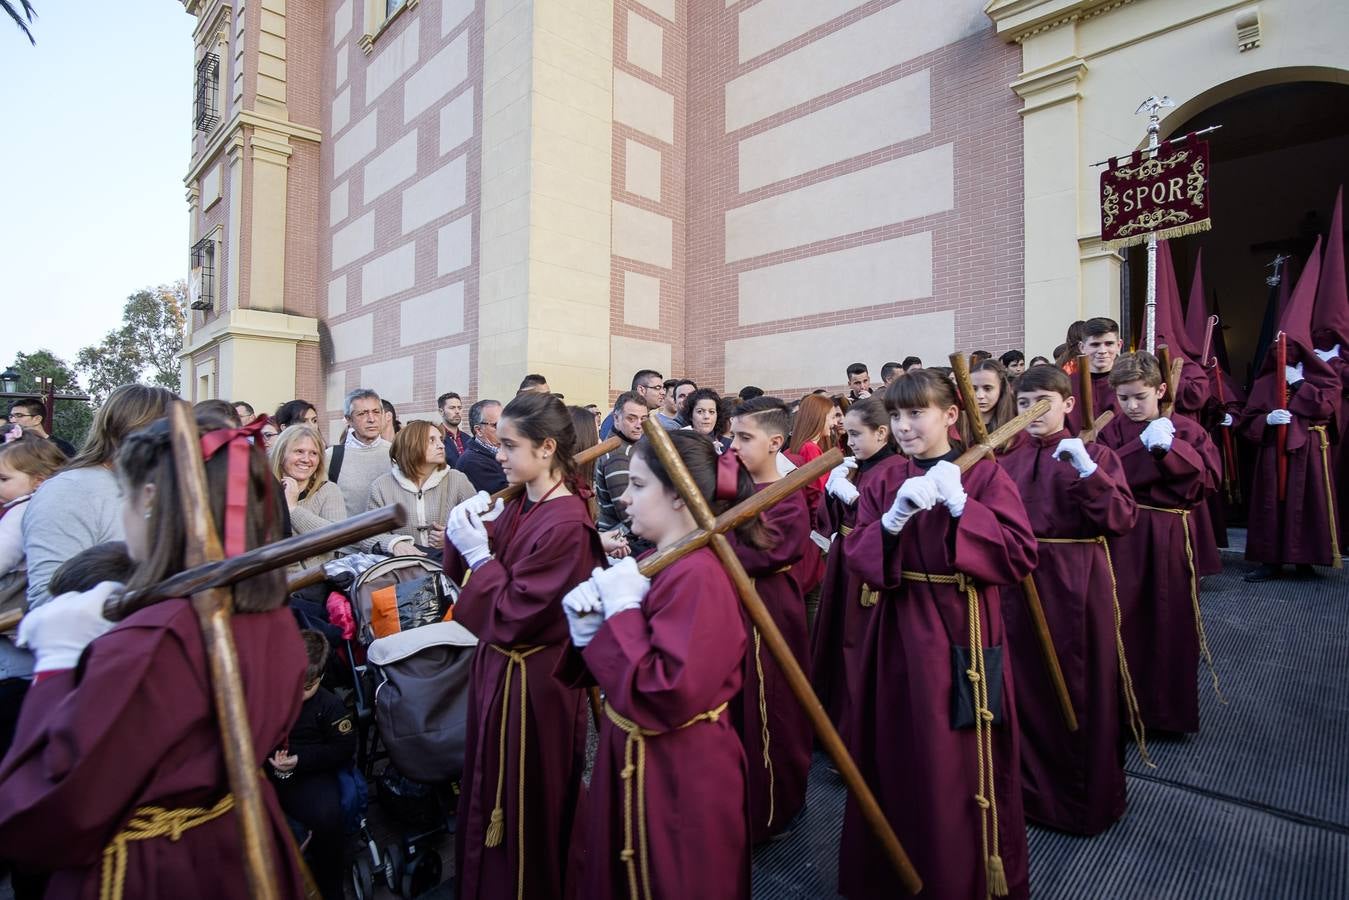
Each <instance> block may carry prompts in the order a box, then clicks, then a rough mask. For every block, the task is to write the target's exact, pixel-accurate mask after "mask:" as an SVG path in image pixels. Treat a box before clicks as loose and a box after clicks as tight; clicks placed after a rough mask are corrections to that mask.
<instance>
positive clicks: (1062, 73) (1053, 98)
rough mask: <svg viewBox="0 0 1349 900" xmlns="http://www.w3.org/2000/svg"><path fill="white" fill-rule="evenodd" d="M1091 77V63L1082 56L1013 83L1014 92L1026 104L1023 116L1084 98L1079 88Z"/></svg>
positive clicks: (1051, 66) (1044, 68) (1022, 77)
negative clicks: (1083, 79)
mask: <svg viewBox="0 0 1349 900" xmlns="http://www.w3.org/2000/svg"><path fill="white" fill-rule="evenodd" d="M1086 74H1087V63H1086V61H1085V60H1083V59H1081V58H1079V57H1072V58H1070V59H1065V60H1063V61H1062V62H1058V63H1054V64H1053V65H1049V66H1045V67H1043V68H1040V69H1036V70H1035V71H1034V72H1027V73H1026V74H1024V75H1022V76H1021V77H1020V78H1018V79H1017V80H1016V81H1013V82H1012V90H1013V91H1015V92H1016V95H1017V96H1018V97H1020V98H1021V99H1022V100H1025V101H1026V103H1025V105H1024V106H1022V107H1021V114H1022V115H1023V116H1024V115H1026V114H1027V113H1030V112H1035V111H1036V110H1039V109H1044V108H1046V107H1049V106H1055V105H1057V104H1059V103H1066V102H1068V101H1070V100H1077V99H1079V98H1080V97H1081V96H1082V92H1081V90H1080V89H1079V88H1078V85H1079V84H1080V83H1081V81H1082V78H1083V76H1084V75H1086Z"/></svg>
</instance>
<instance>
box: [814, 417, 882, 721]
mask: <svg viewBox="0 0 1349 900" xmlns="http://www.w3.org/2000/svg"><path fill="white" fill-rule="evenodd" d="M843 426H844V429H845V430H846V433H847V436H848V445H849V447H850V448H851V449H852V451H853V455H852V456H850V457H848V458H847V459H845V460H844V461H843V462H842V463H840V464H839V465H838V466H837V467H836V468H835V469H834V470H833V471H832V472H830V473H829V478H828V480H827V481H826V483H825V499H824V502H823V503H822V504H821V507H820V514H819V516H818V517H817V519H816V521H817V522H818V523H820V524H819V527H820V529H821V530H822V531H823V532H824V533H825V534H828V535H832V537H831V539H830V544H829V553H828V555H827V556H826V557H825V566H826V568H825V577H824V581H823V582H822V583H821V585H820V611H819V613H818V614H817V615H816V617H815V630H814V631H813V632H811V635H810V668H811V674H812V681H813V683H814V686H815V693H816V694H817V695H818V696H819V697H820V701H821V702H822V703H823V704H824V707H825V709H826V710H828V711H829V718H830V719H832V720H833V722H834V726H835V727H836V728H838V730H839V733H840V734H841V735H842V736H843V738H844V740H847V729H848V725H849V723H850V722H851V719H852V717H851V715H850V714H849V708H850V706H851V704H852V698H853V697H855V696H857V693H858V690H859V687H858V684H857V672H858V656H859V655H860V653H861V651H862V640H863V638H864V637H865V635H866V626H867V621H868V620H869V619H870V617H871V611H872V610H873V609H875V607H876V598H877V594H876V592H875V591H874V590H872V589H871V588H870V587H869V586H867V585H865V584H863V582H862V580H861V579H860V578H857V577H856V576H855V575H853V574H852V573H851V572H849V571H848V567H847V566H846V565H845V564H844V563H845V560H846V559H847V555H848V552H847V548H846V546H845V543H844V541H845V539H846V538H847V537H848V535H850V534H852V532H853V530H854V529H855V528H856V527H857V525H858V521H857V498H858V497H859V496H860V494H861V491H862V489H863V488H865V487H866V485H867V484H868V483H869V482H870V481H871V480H872V479H873V478H876V477H879V476H880V473H882V472H884V471H885V470H886V469H887V468H889V467H891V466H894V465H897V464H898V462H897V457H898V455H899V454H898V451H897V450H896V449H895V445H894V441H893V440H892V439H891V437H890V414H889V413H888V412H886V410H885V401H884V400H883V399H882V398H881V397H880V396H871V397H868V398H867V399H865V400H859V401H857V402H856V403H854V404H853V405H852V406H851V407H849V408H848V413H847V415H846V416H845V417H844V419H843ZM850 475H852V476H853V477H854V478H855V480H849V476H850Z"/></svg>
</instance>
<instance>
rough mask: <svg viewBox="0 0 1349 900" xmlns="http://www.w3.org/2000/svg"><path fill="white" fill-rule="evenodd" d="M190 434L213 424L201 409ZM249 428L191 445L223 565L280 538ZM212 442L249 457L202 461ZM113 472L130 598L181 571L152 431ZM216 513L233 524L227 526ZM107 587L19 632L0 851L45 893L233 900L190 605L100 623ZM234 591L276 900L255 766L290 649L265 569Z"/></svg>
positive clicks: (234, 836)
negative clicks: (18, 706)
mask: <svg viewBox="0 0 1349 900" xmlns="http://www.w3.org/2000/svg"><path fill="white" fill-rule="evenodd" d="M198 424H199V426H201V427H202V428H203V430H205V429H206V428H209V427H211V426H212V425H219V424H221V423H220V422H218V421H214V420H211V419H210V413H209V411H208V413H206V414H204V416H203V418H202V419H200V420H199V423H198ZM259 427H260V426H259ZM256 431H257V429H256V428H255V429H252V431H251V432H249V431H246V430H244V429H237V430H229V429H222V428H217V429H216V431H215V432H212V433H209V434H205V435H204V436H203V443H204V444H206V443H207V441H210V440H213V439H218V440H216V441H215V443H213V445H212V446H211V447H209V448H207V453H206V454H205V456H206V464H205V467H206V477H207V484H208V489H209V490H210V491H211V494H212V499H213V501H214V502H213V503H212V506H213V507H215V510H214V516H215V519H216V522H215V526H216V529H217V531H218V532H219V533H220V534H222V535H224V536H225V552H226V553H227V554H229V555H236V554H238V553H241V552H244V551H245V550H248V549H252V548H254V547H258V546H261V545H263V544H266V543H269V542H271V541H274V540H276V539H278V538H279V537H280V533H279V531H280V529H279V524H278V523H280V521H281V512H282V507H281V506H280V505H279V501H280V497H279V492H278V491H276V482H275V480H274V479H272V477H271V474H270V472H269V471H268V468H267V463H266V458H265V456H264V455H263V453H262V450H261V446H260V444H261V442H259V445H258V446H256V447H254V446H253V445H250V444H249V443H248V440H247V438H248V436H249V435H250V434H255V433H256ZM225 447H231V448H237V449H239V450H241V451H242V450H247V452H245V453H242V454H240V455H238V456H235V455H233V454H231V453H229V452H216V451H219V450H220V449H222V448H225ZM231 463H235V465H231ZM236 476H237V477H236ZM117 477H118V484H119V486H120V487H121V490H122V496H123V498H124V499H123V503H124V510H123V514H122V522H123V526H124V528H125V532H126V547H127V552H128V554H129V555H130V556H131V558H132V559H134V560H136V561H137V567H136V571H135V573H134V574H133V575H132V576H131V579H130V581H129V582H128V585H127V586H128V587H129V588H130V589H133V590H143V589H145V588H148V587H150V586H151V585H154V584H157V583H159V582H161V581H163V580H164V578H166V577H168V576H169V575H173V574H176V573H178V572H180V571H182V570H183V568H184V566H185V547H186V542H187V538H186V535H185V534H184V533H183V532H182V530H181V529H180V528H179V529H175V528H174V527H173V526H172V523H176V522H181V513H180V502H181V501H180V498H179V494H178V490H177V477H176V466H175V463H174V461H173V458H172V453H171V451H170V449H169V429H168V422H167V421H166V420H163V419H161V420H159V421H158V422H156V423H154V424H153V425H151V426H149V427H148V428H146V429H144V430H142V431H138V432H136V433H134V434H132V435H131V436H129V437H128V438H126V440H125V442H124V443H123V445H122V447H121V448H120V450H119V452H118V456H117ZM227 485H228V487H227ZM227 491H228V493H227ZM227 501H228V508H229V509H230V513H229V515H231V517H232V518H231V524H236V523H237V526H238V527H237V528H230V529H227V528H225V527H224V526H225V523H224V521H223V519H224V517H225V513H224V510H225V509H226V508H227ZM269 504H270V505H269ZM234 516H238V517H239V518H233V517H234ZM121 587H122V586H121V585H119V584H114V583H112V582H104V583H103V584H100V585H99V586H98V587H96V588H94V589H93V590H91V591H87V592H83V593H69V594H64V595H62V596H60V597H57V598H56V599H54V600H52V601H50V602H49V603H47V604H45V605H43V606H41V607H39V608H37V609H34V610H33V611H31V612H29V613H28V615H27V616H26V617H25V618H24V621H23V623H22V624H21V626H20V630H19V641H20V643H21V644H24V645H26V646H28V647H29V648H30V649H32V650H33V652H34V653H35V655H36V667H35V672H36V677H35V679H34V684H33V687H32V688H31V689H30V690H29V692H28V696H27V699H26V701H25V703H24V708H23V712H22V714H21V716H20V719H19V726H18V732H17V734H16V736H15V741H14V744H13V746H12V747H11V748H10V752H9V754H8V755H7V756H6V757H5V759H4V762H3V764H0V854H3V855H4V856H5V857H6V858H9V859H13V860H21V861H22V862H24V863H25V864H27V865H29V866H32V867H35V868H39V869H43V870H46V871H49V872H50V873H51V877H50V881H49V882H48V885H47V894H46V896H48V897H86V898H91V897H103V898H109V900H121V898H127V900H131V898H142V897H144V898H159V897H165V898H167V897H175V898H176V897H193V898H198V897H200V898H210V900H216V898H230V900H234V898H238V900H246V898H248V897H249V896H250V891H249V885H248V879H247V877H246V873H245V872H244V868H243V867H244V863H243V858H244V854H243V847H242V845H241V840H240V828H239V822H238V820H237V819H236V816H237V815H238V813H237V809H236V807H235V806H234V795H233V794H232V793H231V790H230V784H229V780H228V778H227V776H226V773H225V761H224V757H223V753H222V750H221V739H220V726H219V723H218V721H217V718H216V712H215V705H214V702H213V697H212V690H211V684H210V680H209V678H208V674H207V673H208V671H209V670H208V663H207V658H206V649H205V646H204V643H203V641H202V634H201V626H200V625H199V624H198V622H197V616H196V613H195V612H194V611H193V608H192V603H191V602H190V601H189V600H186V599H173V600H165V601H162V602H160V603H157V604H155V605H153V606H148V607H142V608H140V609H137V610H135V611H133V612H131V613H130V614H129V615H128V616H127V617H126V618H124V619H123V620H122V621H120V622H118V623H117V624H116V625H114V624H113V623H112V622H109V621H108V620H106V619H104V618H103V606H104V603H105V602H106V601H107V600H108V598H109V597H110V595H112V594H113V593H114V592H115V591H118V590H120V589H121ZM233 591H234V614H233V615H232V616H231V617H230V628H231V630H232V631H233V633H234V645H235V648H236V651H237V653H238V662H239V668H238V672H239V677H240V681H241V682H242V688H243V693H244V700H245V703H246V706H247V713H248V725H249V731H250V734H251V737H252V743H253V748H252V749H253V760H252V765H253V766H254V767H255V768H257V769H259V790H260V792H261V794H262V799H263V803H264V807H265V813H266V817H267V825H268V826H269V829H268V831H267V832H266V833H265V836H264V839H270V842H271V852H272V858H273V860H274V861H275V865H276V871H275V872H274V873H273V876H274V881H275V883H276V886H277V888H278V893H279V895H280V896H281V897H290V898H299V897H303V896H305V879H304V876H303V874H302V869H301V866H300V864H299V860H298V858H297V856H296V853H295V849H294V843H293V841H292V838H291V832H290V827H289V826H288V825H287V824H286V818H285V815H284V814H283V813H282V811H281V806H280V804H279V803H278V802H277V798H276V793H275V792H274V791H273V790H272V788H271V786H270V785H269V784H268V783H267V781H266V780H265V779H263V778H262V777H261V774H260V769H261V766H262V763H263V760H265V759H266V758H267V756H268V754H269V753H270V752H271V751H272V749H273V748H274V747H276V746H277V745H279V744H280V743H281V741H282V740H284V739H285V737H286V734H287V733H288V732H289V730H290V726H291V723H292V722H293V721H294V720H295V717H296V715H297V714H298V713H299V710H300V694H301V690H302V683H303V681H304V672H305V662H306V660H305V652H304V647H303V645H302V643H301V641H300V635H299V630H298V629H297V628H296V627H295V619H294V618H293V617H292V616H291V613H290V611H289V610H288V609H287V608H286V606H285V597H286V592H285V582H284V575H283V573H282V572H281V571H280V570H273V571H270V572H265V573H263V574H262V575H259V576H256V577H254V578H252V579H249V580H248V581H244V582H241V583H240V584H238V585H235V586H234V588H233Z"/></svg>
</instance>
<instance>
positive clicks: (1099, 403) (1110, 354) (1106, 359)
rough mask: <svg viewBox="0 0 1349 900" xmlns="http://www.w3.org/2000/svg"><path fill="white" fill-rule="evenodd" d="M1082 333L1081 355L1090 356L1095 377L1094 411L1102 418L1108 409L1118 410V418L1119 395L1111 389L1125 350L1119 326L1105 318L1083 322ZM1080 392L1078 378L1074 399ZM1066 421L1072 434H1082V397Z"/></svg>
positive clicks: (1093, 377)
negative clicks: (1117, 362)
mask: <svg viewBox="0 0 1349 900" xmlns="http://www.w3.org/2000/svg"><path fill="white" fill-rule="evenodd" d="M1082 330H1083V338H1082V341H1081V343H1079V344H1078V345H1077V346H1078V350H1077V352H1079V353H1083V354H1086V357H1087V366H1088V368H1089V369H1090V375H1091V396H1092V401H1093V403H1092V409H1093V410H1094V411H1095V413H1096V415H1098V416H1099V415H1100V414H1101V413H1103V412H1105V411H1106V410H1108V409H1109V410H1114V411H1115V414H1116V415H1119V408H1118V407H1117V406H1116V404H1115V392H1114V391H1113V390H1111V389H1110V369H1111V367H1112V366H1114V365H1115V360H1116V359H1118V358H1119V353H1120V347H1121V346H1122V345H1121V343H1120V339H1119V323H1118V322H1116V321H1115V320H1114V319H1107V318H1106V317H1105V316H1097V317H1096V318H1094V319H1088V320H1087V321H1085V322H1083V323H1082ZM1078 390H1079V388H1078V380H1077V378H1074V379H1073V396H1074V397H1077V391H1078ZM1065 421H1066V422H1067V428H1068V430H1069V431H1071V432H1072V433H1073V434H1077V433H1078V432H1079V431H1081V430H1082V398H1081V397H1077V403H1076V404H1075V405H1074V407H1073V409H1072V411H1071V412H1069V413H1068V417H1067V419H1066V420H1065Z"/></svg>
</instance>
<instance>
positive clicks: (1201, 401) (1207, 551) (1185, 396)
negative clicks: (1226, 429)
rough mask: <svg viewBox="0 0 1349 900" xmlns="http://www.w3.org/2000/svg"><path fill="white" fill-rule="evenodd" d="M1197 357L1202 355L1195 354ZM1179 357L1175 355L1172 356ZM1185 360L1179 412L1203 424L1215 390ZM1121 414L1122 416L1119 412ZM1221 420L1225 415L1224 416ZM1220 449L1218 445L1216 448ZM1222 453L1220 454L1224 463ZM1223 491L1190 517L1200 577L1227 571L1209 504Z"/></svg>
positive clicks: (1178, 387)
mask: <svg viewBox="0 0 1349 900" xmlns="http://www.w3.org/2000/svg"><path fill="white" fill-rule="evenodd" d="M1195 355H1196V356H1197V355H1198V353H1196V354H1195ZM1172 358H1173V359H1174V358H1175V357H1174V356H1173V357H1172ZM1181 358H1182V359H1184V360H1185V363H1184V365H1183V366H1181V369H1180V382H1179V383H1178V384H1177V385H1176V396H1175V406H1174V410H1175V412H1177V413H1179V414H1180V415H1182V416H1185V417H1186V418H1188V419H1190V420H1191V421H1193V422H1199V423H1201V424H1202V423H1203V421H1204V420H1203V415H1204V410H1205V408H1206V407H1208V405H1209V403H1210V401H1211V399H1212V396H1213V389H1212V385H1211V383H1210V381H1209V376H1208V373H1207V372H1205V371H1204V369H1203V367H1201V366H1200V365H1198V364H1197V363H1194V362H1191V361H1190V359H1189V358H1188V357H1181ZM1117 415H1118V413H1117ZM1220 418H1221V416H1220ZM1215 446H1216V445H1215ZM1221 459H1222V454H1221V452H1220V453H1219V461H1220V463H1221ZM1218 484H1219V486H1220V487H1221V485H1222V467H1221V465H1219V469H1218ZM1217 493H1221V491H1210V492H1209V494H1208V495H1207V496H1206V497H1205V502H1203V503H1201V504H1199V505H1198V506H1196V507H1195V508H1194V511H1193V512H1192V513H1191V514H1190V531H1191V538H1192V539H1193V541H1194V555H1195V569H1196V571H1198V573H1199V575H1200V577H1203V576H1205V575H1217V574H1218V573H1219V572H1221V571H1222V570H1223V559H1222V554H1220V553H1219V552H1218V525H1217V523H1216V522H1215V521H1214V514H1213V511H1212V507H1211V506H1210V505H1209V503H1208V497H1209V496H1212V495H1214V494H1217ZM1222 528H1223V535H1224V543H1225V542H1226V534H1227V526H1226V525H1223V526H1222Z"/></svg>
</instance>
